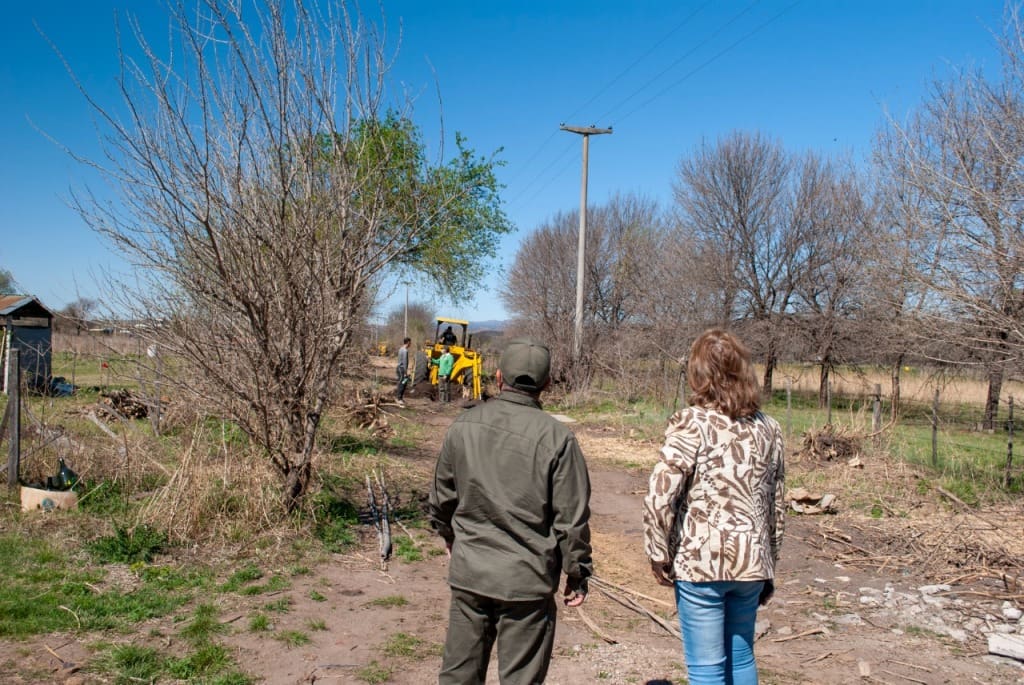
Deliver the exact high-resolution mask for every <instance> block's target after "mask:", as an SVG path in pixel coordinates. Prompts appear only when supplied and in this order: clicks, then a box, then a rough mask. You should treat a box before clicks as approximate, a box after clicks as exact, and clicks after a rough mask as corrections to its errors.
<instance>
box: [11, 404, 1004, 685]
mask: <svg viewBox="0 0 1024 685" xmlns="http://www.w3.org/2000/svg"><path fill="white" fill-rule="evenodd" d="M458 411H459V409H458V408H457V407H455V406H451V407H447V408H442V407H439V406H438V405H437V404H436V403H432V402H429V401H428V400H426V399H425V398H422V397H416V396H413V397H412V398H410V401H409V408H408V409H405V410H402V412H401V417H402V418H397V417H396V418H395V420H412V421H416V422H418V423H420V424H422V425H425V426H427V429H426V435H425V436H424V439H423V441H422V442H421V444H419V445H417V446H416V448H415V449H412V450H410V451H409V453H403V454H402V455H401V456H402V458H403V459H407V460H408V461H409V462H410V463H413V464H414V465H415V467H416V468H417V469H421V470H422V473H423V475H424V479H425V478H426V474H428V473H429V471H430V469H431V466H432V462H433V455H435V454H436V452H437V449H438V446H439V444H440V440H441V437H442V436H443V432H444V429H445V428H446V427H447V425H448V423H450V421H451V420H452V418H453V417H454V416H455V415H456V414H457V412H458ZM577 434H578V436H579V438H580V442H581V445H582V447H583V450H584V454H585V455H586V456H587V459H588V464H589V465H590V470H591V478H592V482H593V498H592V509H593V519H592V529H593V537H594V550H595V551H594V559H595V566H596V572H597V575H598V576H599V577H600V578H603V579H604V580H606V581H609V582H611V583H614V584H616V585H619V586H622V587H628V588H630V589H632V590H634V591H635V592H638V593H641V594H642V595H645V596H646V598H641V599H638V601H639V603H640V604H642V605H644V606H646V607H647V608H649V609H652V610H657V611H660V612H663V613H665V614H666V615H668V614H669V612H671V593H670V591H669V590H667V589H665V588H661V587H659V586H657V585H656V584H655V583H654V581H653V580H652V579H651V578H650V576H649V572H648V568H647V563H646V560H645V558H644V555H643V550H642V539H641V528H640V516H639V512H640V499H641V497H642V493H643V492H644V489H645V487H646V475H647V469H648V468H649V465H651V464H653V460H654V458H655V455H654V447H653V446H651V445H644V444H638V443H636V442H632V441H628V440H625V439H622V438H619V437H617V436H615V435H614V434H613V433H609V432H603V431H596V430H590V429H587V428H577ZM623 463H632V464H640V465H641V466H639V467H636V468H632V469H629V468H625V467H622V466H619V465H617V464H623ZM842 525H843V522H842V520H838V519H837V520H833V521H830V522H829V526H830V530H833V529H834V528H835V527H836V526H842ZM395 534H396V535H400V534H402V533H401V531H400V530H399V529H396V530H395ZM413 536H414V537H415V538H416V539H417V541H418V544H419V545H421V546H422V548H423V549H424V550H426V551H429V550H431V549H433V550H440V549H441V548H442V546H441V543H440V541H439V540H438V539H436V538H435V537H432V536H430V535H429V534H428V533H427V532H426V531H413ZM821 538H822V529H821V521H820V520H819V519H816V518H813V517H796V516H792V517H790V518H789V522H788V530H787V537H786V541H785V543H784V550H783V559H782V562H781V568H780V569H779V582H778V589H777V592H776V596H775V599H774V600H773V602H772V603H771V604H770V605H769V607H767V608H766V609H763V610H762V612H761V614H760V615H759V619H760V621H759V624H760V626H761V629H762V630H763V635H762V636H761V637H760V638H759V640H758V642H757V645H756V652H757V655H758V664H759V670H760V673H761V679H762V682H763V683H768V684H772V683H779V684H783V683H785V684H790V683H792V684H800V685H809V684H812V683H813V684H821V685H831V684H837V683H918V684H921V683H924V684H927V685H932V684H938V683H957V684H959V683H990V684H994V685H1000V684H1003V683H1006V684H1009V683H1024V671H1022V670H1021V668H1020V666H1019V665H1018V664H1017V663H1016V662H1011V661H1009V660H1003V659H995V658H992V657H988V656H983V655H982V653H983V650H984V645H983V644H982V643H980V642H979V641H977V640H967V641H965V642H959V641H957V640H954V639H951V638H949V637H944V636H942V635H939V634H936V633H935V632H934V631H931V630H927V629H924V628H922V627H921V626H923V625H925V623H924V618H923V617H922V618H921V619H920V620H914V619H908V617H907V616H908V615H907V613H900V612H892V611H889V610H886V609H885V607H883V606H878V607H875V606H872V604H871V602H870V598H871V597H875V596H883V595H886V594H887V593H888V595H892V594H893V593H897V595H898V593H900V592H906V593H908V596H909V595H910V594H913V593H915V592H917V587H918V586H919V585H921V584H922V583H921V582H920V581H919V580H918V579H915V578H914V577H913V576H912V575H911V576H908V575H905V574H903V573H902V572H901V573H895V572H892V571H890V572H889V573H888V574H884V573H882V574H880V573H875V572H862V571H858V570H857V569H855V568H845V567H843V566H841V565H837V564H836V563H835V562H834V561H833V557H832V556H829V555H825V554H822V551H821V549H820V547H821V545H820V544H819V541H820V539H821ZM366 541H367V545H366V546H365V550H364V552H363V553H362V554H356V555H338V556H337V557H335V558H334V559H333V560H331V561H330V562H329V563H325V564H322V565H319V566H317V567H314V568H312V569H311V570H310V573H308V574H306V575H302V576H298V577H296V578H295V579H294V580H293V583H292V586H291V587H290V588H289V589H288V590H286V591H285V592H284V593H282V595H283V596H284V597H287V598H288V599H289V600H290V601H291V605H290V608H289V610H288V611H287V612H282V613H277V614H273V615H272V622H273V626H272V628H273V630H272V631H270V632H266V633H252V632H248V631H247V628H246V626H247V622H248V617H249V616H251V615H252V613H253V612H254V611H257V610H259V609H260V607H261V606H262V605H264V604H265V603H266V602H268V601H269V600H268V598H265V597H232V598H231V602H232V603H231V604H230V605H224V606H222V607H221V609H222V613H221V618H222V621H225V622H228V623H230V624H231V625H232V626H233V632H231V633H230V634H229V635H227V636H226V637H224V642H225V644H226V645H228V646H229V647H230V648H231V649H232V650H233V651H234V653H235V655H236V657H237V661H238V663H239V665H240V666H241V667H242V668H243V669H244V670H245V671H247V672H248V673H252V674H258V675H259V676H261V677H262V678H263V679H264V682H266V683H271V684H274V685H292V684H300V683H314V682H317V683H321V682H322V683H366V682H389V683H394V684H396V685H403V684H407V685H423V684H425V683H431V682H436V674H437V669H438V666H439V663H440V644H441V643H442V642H443V639H444V634H445V627H446V622H447V609H448V588H447V586H446V584H445V576H446V561H445V556H444V555H443V554H438V553H436V552H435V553H434V554H433V555H430V554H427V555H425V556H426V558H425V559H424V560H422V561H418V562H414V563H404V562H401V561H393V562H392V563H391V565H390V567H389V570H388V572H387V573H384V572H381V571H380V570H378V569H377V568H376V563H375V560H374V559H373V558H372V557H373V555H374V549H375V547H374V545H373V538H372V536H371V535H367V538H366ZM865 597H867V598H868V599H869V601H868V602H867V603H865V600H864V598H865ZM274 599H281V598H279V597H275V598H274ZM908 611H909V609H908ZM583 613H584V615H585V617H586V618H587V619H589V621H590V623H592V624H594V625H596V626H597V627H598V628H599V630H600V631H601V633H603V634H604V635H605V636H607V637H608V638H610V639H611V640H614V642H615V643H614V644H609V643H607V642H605V641H604V640H602V639H601V638H600V637H598V636H596V635H595V633H594V632H593V631H592V630H591V629H590V628H588V626H587V625H586V623H585V621H584V617H583V616H581V613H580V612H579V611H577V610H566V609H562V610H561V611H560V613H559V626H558V630H557V637H556V652H555V658H554V661H553V664H552V667H551V671H550V674H549V678H548V683H549V685H578V684H586V683H615V684H620V683H621V684H627V683H640V684H646V685H672V684H673V683H674V684H676V685H678V684H680V683H684V682H686V680H685V677H684V676H685V667H684V666H683V653H682V648H681V646H680V643H679V641H678V639H677V638H675V637H674V636H671V635H669V634H668V633H667V632H666V631H665V630H664V629H663V628H661V627H659V626H658V625H656V624H655V623H654V622H653V621H651V620H650V619H648V618H646V617H644V616H641V615H640V614H638V613H636V612H633V611H630V610H628V609H626V608H624V607H623V606H622V605H621V604H619V603H617V602H615V601H613V600H612V599H611V598H610V597H608V596H605V595H604V594H602V593H601V592H600V591H599V590H597V589H596V588H592V592H591V596H590V597H589V598H588V600H587V602H586V603H585V604H584V606H583ZM320 621H322V625H321V626H319V627H320V628H322V629H319V630H311V627H310V626H311V625H314V624H315V623H317V622H320ZM151 628H154V629H156V628H158V629H160V634H162V635H176V633H175V627H174V626H173V624H172V622H171V620H170V619H164V620H163V621H162V622H160V623H159V624H155V625H153V626H149V625H145V626H140V629H139V632H138V635H140V636H141V635H144V634H146V633H147V632H148V631H150V629H151ZM288 630H295V631H303V632H305V633H307V634H309V635H310V636H311V637H312V638H313V642H312V643H311V644H309V645H306V646H300V647H288V646H287V645H286V644H285V643H284V642H282V641H281V640H278V639H274V637H273V636H274V635H275V634H276V635H280V634H281V633H282V632H283V631H288ZM151 634H152V633H151ZM86 639H89V636H86ZM175 639H177V638H176V637H175V638H166V640H167V641H168V643H167V644H161V645H160V647H161V648H162V649H164V650H169V651H173V650H174V644H173V640H175ZM44 642H47V643H48V644H49V645H51V646H52V645H54V644H56V642H55V639H54V636H49V637H48V638H47V639H46V640H37V641H30V642H29V643H22V644H21V645H19V646H16V647H12V646H11V645H0V657H3V656H5V653H6V656H9V657H10V656H13V655H14V653H15V652H16V653H17V654H18V656H17V658H18V659H21V660H22V662H23V663H25V664H26V666H25V669H24V671H22V672H32V671H33V670H34V669H45V667H46V664H47V660H48V659H49V657H48V655H47V654H46V652H45V651H44V649H43V643H44ZM59 642H60V643H59V645H58V646H59V647H60V651H61V653H62V655H67V656H66V657H65V658H70V659H80V660H81V661H84V660H86V659H87V657H88V654H89V652H88V650H87V649H86V647H85V645H84V644H81V643H77V642H76V640H74V639H71V638H69V639H66V640H62V641H59ZM81 661H80V663H81ZM374 667H376V669H377V670H372V669H373V668H374ZM19 671H21V669H19ZM36 672H38V670H36ZM374 674H376V675H377V676H379V677H381V678H383V677H384V674H387V679H386V680H383V679H381V680H373V679H372V678H373V676H374ZM493 674H494V666H493V664H492V677H491V678H489V682H495V683H496V682H497V678H496V677H494V675H493ZM72 678H73V679H71V680H63V679H55V680H54V681H53V682H65V683H68V684H69V685H70V684H71V683H91V682H104V681H101V680H95V681H93V680H90V678H89V676H88V675H82V674H77V675H75V676H73V677H72ZM74 678H77V679H78V680H74ZM4 682H15V683H16V682H37V681H31V680H25V679H24V678H22V679H18V678H17V677H16V676H14V677H12V678H10V679H6V680H4Z"/></svg>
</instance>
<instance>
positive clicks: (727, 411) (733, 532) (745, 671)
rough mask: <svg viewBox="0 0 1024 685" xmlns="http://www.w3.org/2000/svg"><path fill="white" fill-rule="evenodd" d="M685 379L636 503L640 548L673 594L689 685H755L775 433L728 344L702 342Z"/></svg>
mask: <svg viewBox="0 0 1024 685" xmlns="http://www.w3.org/2000/svg"><path fill="white" fill-rule="evenodd" d="M687 374H688V376H689V382H690V387H691V388H692V390H693V393H692V395H691V397H690V404H691V406H689V407H687V408H686V409H683V410H681V411H679V412H676V413H675V414H674V415H673V416H672V418H670V419H669V423H668V428H666V430H665V444H664V446H663V447H662V448H661V454H660V459H659V461H658V464H657V465H656V466H655V467H654V472H653V473H652V474H651V481H650V489H649V492H648V494H647V497H646V498H645V499H644V512H643V517H644V548H645V551H646V552H647V556H648V557H650V560H651V570H652V571H653V573H654V577H655V578H656V579H657V581H658V582H659V583H660V584H662V585H665V586H673V585H674V586H675V596H676V605H677V606H678V608H679V624H680V626H681V627H682V632H683V648H684V650H685V653H686V668H687V674H688V677H689V682H690V683H691V685H711V684H721V683H730V684H731V685H752V684H756V683H757V666H756V664H755V663H754V621H755V619H756V617H757V607H758V605H759V604H764V603H765V602H766V601H767V600H768V598H769V597H770V596H771V593H772V591H773V590H774V582H773V579H774V577H775V563H776V561H777V560H778V558H779V546H780V545H781V543H782V530H783V516H784V513H785V506H784V502H783V479H784V465H783V445H782V431H781V429H780V428H779V424H778V423H777V422H776V421H775V420H774V419H772V418H769V417H768V416H765V415H764V414H763V413H761V411H760V410H759V403H758V398H759V392H758V386H757V379H756V378H755V376H754V370H753V366H752V365H751V362H750V353H749V352H748V351H747V349H746V347H745V346H744V345H743V344H742V343H740V341H739V340H737V339H736V338H735V337H734V336H732V335H730V334H729V333H726V332H725V331H721V330H717V329H712V330H709V331H705V332H704V333H702V334H701V335H700V337H698V338H697V340H696V341H694V343H693V347H691V349H690V360H689V364H688V366H687Z"/></svg>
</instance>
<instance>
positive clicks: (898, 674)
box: [878, 668, 928, 685]
mask: <svg viewBox="0 0 1024 685" xmlns="http://www.w3.org/2000/svg"><path fill="white" fill-rule="evenodd" d="M878 670H879V672H881V673H884V674H886V675H891V676H895V677H896V678H902V679H903V680H909V681H910V682H912V683H921V685H928V682H927V681H925V680H918V679H917V678H911V677H910V676H908V675H903V674H902V673H894V672H892V671H887V670H885V669H884V668H880V669H878Z"/></svg>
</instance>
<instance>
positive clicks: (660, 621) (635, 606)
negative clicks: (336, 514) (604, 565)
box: [597, 586, 682, 639]
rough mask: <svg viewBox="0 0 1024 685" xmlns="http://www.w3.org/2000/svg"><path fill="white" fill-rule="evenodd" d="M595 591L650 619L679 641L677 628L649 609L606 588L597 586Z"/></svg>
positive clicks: (679, 636)
mask: <svg viewBox="0 0 1024 685" xmlns="http://www.w3.org/2000/svg"><path fill="white" fill-rule="evenodd" d="M597 589H598V590H599V591H600V592H601V594H603V595H604V596H605V597H607V598H608V599H611V600H613V601H615V602H618V603H619V604H621V605H622V606H624V607H626V608H627V609H629V610H630V611H635V612H637V613H638V614H641V615H644V616H647V618H649V619H651V620H652V621H654V622H655V623H657V624H658V625H659V626H661V627H662V628H664V629H665V630H667V631H668V632H669V633H670V634H671V635H674V636H675V637H677V638H679V639H682V635H681V634H680V632H679V629H678V628H676V627H675V626H674V625H672V624H671V623H669V622H668V621H666V620H665V619H663V618H662V617H661V616H658V615H657V614H656V613H654V612H653V611H651V610H650V609H648V608H646V607H644V606H642V605H640V604H637V603H636V602H634V601H633V600H631V599H630V598H629V597H621V596H619V595H618V594H616V593H615V592H613V591H611V590H609V589H608V588H604V587H601V586H598V588H597Z"/></svg>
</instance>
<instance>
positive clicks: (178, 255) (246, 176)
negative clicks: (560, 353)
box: [69, 0, 509, 510]
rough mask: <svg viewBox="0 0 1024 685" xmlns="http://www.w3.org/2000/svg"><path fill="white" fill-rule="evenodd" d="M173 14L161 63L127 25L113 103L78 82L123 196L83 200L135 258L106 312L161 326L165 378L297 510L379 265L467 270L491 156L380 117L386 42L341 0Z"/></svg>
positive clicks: (497, 224) (110, 175)
mask: <svg viewBox="0 0 1024 685" xmlns="http://www.w3.org/2000/svg"><path fill="white" fill-rule="evenodd" d="M169 12H170V23H171V27H172V31H171V32H170V33H169V35H170V36H171V38H170V40H171V43H172V44H171V45H170V46H169V48H168V50H167V54H168V55H169V56H168V57H166V58H165V57H164V56H163V55H162V54H161V50H160V49H159V48H158V47H157V46H156V45H155V44H153V43H151V42H149V41H148V40H147V38H146V36H144V35H143V33H142V31H141V29H140V27H139V25H138V23H137V22H136V21H135V20H133V19H129V20H128V22H127V26H128V29H129V35H130V37H131V38H132V39H133V41H132V45H131V46H129V45H127V44H124V43H122V45H121V47H120V58H121V74H120V78H119V79H118V82H117V86H118V88H119V90H120V94H121V102H120V104H119V105H114V104H110V105H108V104H104V103H102V102H99V101H98V100H96V99H94V98H93V97H92V96H91V94H90V93H88V92H87V91H86V90H85V89H84V87H83V86H81V84H79V87H80V89H81V91H82V92H83V94H84V95H85V97H86V98H87V99H88V101H89V103H90V104H91V105H92V106H93V108H94V112H95V113H96V116H97V119H98V123H99V126H100V128H101V130H103V131H104V138H103V142H104V144H105V155H106V158H105V159H104V160H96V161H89V160H85V161H87V162H89V163H91V164H93V165H94V166H95V168H97V169H98V170H99V171H100V172H102V173H103V174H105V176H106V178H107V179H108V180H109V181H110V183H111V185H112V187H113V193H114V195H115V197H117V198H118V199H117V201H116V202H110V203H108V202H106V201H105V200H104V199H102V198H100V197H98V196H95V195H94V194H93V193H91V192H90V191H88V190H87V191H84V192H79V193H78V194H77V195H76V197H75V202H76V205H77V208H78V209H79V211H80V212H81V213H82V215H83V216H84V217H85V219H86V220H87V221H88V222H89V223H90V225H91V226H93V228H94V229H96V230H97V231H99V232H100V233H102V234H103V235H105V236H106V237H107V238H109V239H110V241H111V242H112V244H113V245H114V246H115V247H116V248H117V249H119V250H120V251H121V252H122V253H123V254H124V255H125V256H126V258H127V260H128V261H129V262H130V263H131V264H133V265H134V266H135V267H136V269H135V270H134V271H133V272H132V273H130V274H128V275H127V277H123V278H121V279H120V282H119V283H118V284H117V287H116V288H115V289H114V290H115V292H119V293H122V294H123V297H121V298H120V299H119V300H115V301H113V302H112V304H111V306H112V307H113V308H114V309H116V310H119V311H121V312H123V313H124V314H125V315H127V316H132V317H134V318H138V319H147V320H149V321H151V322H155V323H159V324H160V325H159V326H154V327H153V329H152V330H151V331H150V332H149V333H148V336H149V337H150V338H151V339H152V342H155V343H157V344H159V346H160V349H161V354H163V355H170V356H174V357H175V358H176V359H177V360H179V363H176V364H175V365H173V366H175V367H176V368H181V369H182V376H181V377H177V378H175V379H172V380H175V381H176V382H178V383H180V386H181V388H182V389H183V390H184V391H186V392H188V393H189V394H190V396H191V398H192V401H193V403H194V405H195V406H196V407H198V408H199V409H201V410H204V411H206V412H209V413H210V414H213V415H217V416H223V417H226V418H228V419H230V420H232V421H234V422H236V423H237V424H238V425H239V426H240V427H241V428H242V429H243V430H244V431H245V432H246V433H247V434H248V436H249V437H250V439H251V440H252V441H253V442H254V444H256V445H257V446H258V447H259V448H260V450H261V451H262V452H263V453H264V454H265V456H266V458H267V459H269V461H270V463H271V464H272V465H273V467H274V468H275V469H276V471H277V472H278V473H279V474H280V476H281V478H282V486H283V497H282V501H283V505H284V507H285V508H286V509H288V510H291V509H293V508H294V507H296V506H297V505H298V503H299V502H300V501H301V498H302V496H303V495H304V493H305V492H306V489H307V485H308V483H309V481H310V476H311V473H312V465H313V455H314V445H315V443H316V440H315V438H316V435H317V431H318V429H319V426H320V422H321V417H322V416H323V415H324V412H325V411H326V410H327V409H328V408H329V406H330V403H331V401H332V399H333V398H334V391H335V383H334V379H335V378H336V376H337V372H338V370H339V369H340V368H343V365H342V362H343V360H344V358H345V357H346V355H349V354H355V352H354V351H353V350H352V346H351V345H350V342H351V341H352V338H353V336H354V335H355V333H356V331H357V330H358V328H359V327H360V326H361V325H362V323H363V322H364V320H365V319H366V317H367V314H368V313H369V312H370V311H371V308H372V304H373V298H374V296H375V293H376V291H377V289H378V284H379V283H380V279H381V278H382V276H383V274H385V273H386V271H387V270H388V269H390V268H392V267H394V266H396V265H404V266H405V267H407V268H408V267H412V268H421V269H424V270H427V271H428V272H430V267H431V266H432V265H433V263H434V262H433V261H432V260H433V259H434V255H437V254H440V253H443V254H444V255H445V257H446V258H451V257H452V255H454V256H455V258H456V259H455V266H456V267H458V266H461V265H467V268H468V267H469V266H471V265H472V263H473V262H474V261H478V260H479V259H480V258H482V257H485V256H487V255H488V254H493V245H494V244H495V237H494V236H495V234H496V233H500V232H503V231H504V230H508V228H509V227H508V222H507V220H505V218H504V215H503V214H502V213H501V212H500V210H499V209H498V200H497V184H496V182H495V180H494V176H493V163H492V162H491V161H489V160H483V159H479V158H477V157H476V156H475V155H473V154H472V153H471V151H469V150H466V149H465V148H463V147H462V145H461V140H460V141H459V147H460V154H459V155H457V156H456V157H455V158H453V159H452V160H450V161H449V162H447V163H445V164H440V165H437V166H432V165H430V164H428V163H427V161H426V160H425V159H424V155H423V145H422V142H421V141H420V140H419V137H418V134H417V131H416V129H415V127H413V126H412V125H411V124H410V123H409V119H408V118H407V117H406V116H405V115H404V113H401V112H395V111H393V110H392V111H388V112H386V113H385V112H384V111H383V110H384V105H383V103H384V101H385V99H384V94H385V90H384V84H385V78H386V74H387V71H388V67H389V55H388V53H387V52H386V51H385V48H384V39H383V36H382V35H380V33H379V32H378V30H377V29H376V27H375V26H374V25H373V24H371V23H370V22H368V21H367V20H366V19H365V18H364V17H362V16H359V15H357V14H353V13H352V11H351V10H350V8H349V6H348V5H347V4H346V3H345V2H343V1H342V0H325V1H324V2H319V3H312V2H310V3H307V2H305V1H304V0H291V1H290V2H288V1H286V0H251V1H250V0H243V1H232V0H198V2H195V3H184V2H171V3H169ZM69 71H70V68H69ZM76 83H77V81H76ZM488 219H489V220H491V221H490V222H489V223H482V221H483V220H488ZM448 229H452V230H450V231H449V230H448ZM446 235H451V236H453V237H452V238H451V240H452V241H453V243H452V244H453V245H455V246H456V247H457V248H458V249H453V250H450V251H445V250H444V249H443V245H439V244H438V243H439V240H441V238H440V237H441V236H446ZM467 245H468V246H469V247H466V246H467ZM456 273H460V272H456ZM461 273H465V272H461ZM469 273H472V271H471V270H470V271H469ZM447 283H448V285H452V284H453V281H447ZM456 285H457V282H456Z"/></svg>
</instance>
